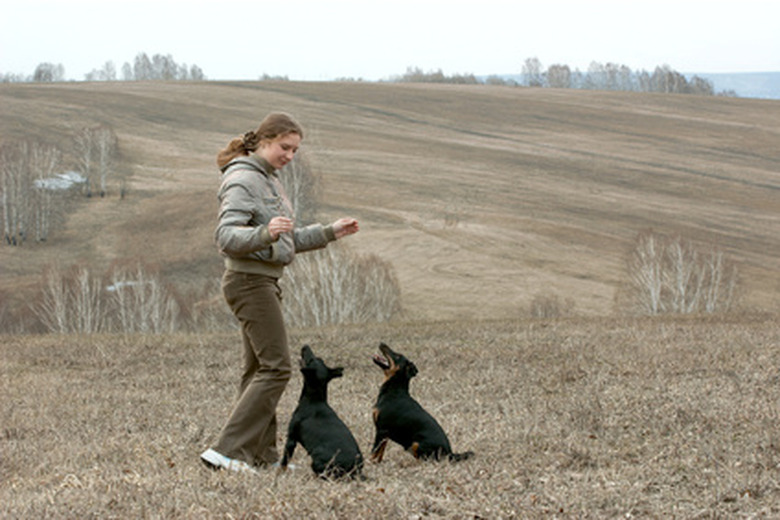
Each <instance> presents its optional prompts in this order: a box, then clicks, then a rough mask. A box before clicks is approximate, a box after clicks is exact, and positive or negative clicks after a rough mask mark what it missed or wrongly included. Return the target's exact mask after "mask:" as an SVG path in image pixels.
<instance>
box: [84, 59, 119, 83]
mask: <svg viewBox="0 0 780 520" xmlns="http://www.w3.org/2000/svg"><path fill="white" fill-rule="evenodd" d="M84 80H85V81H116V66H115V65H114V62H113V61H107V62H105V63H104V64H103V67H102V68H100V69H94V70H92V71H91V72H88V73H87V74H85V75H84Z"/></svg>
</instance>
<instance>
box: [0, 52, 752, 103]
mask: <svg viewBox="0 0 780 520" xmlns="http://www.w3.org/2000/svg"><path fill="white" fill-rule="evenodd" d="M259 79H260V80H262V81H266V80H275V81H287V80H288V78H287V77H285V76H270V75H268V74H263V75H261V76H260V77H259ZM205 80H206V75H205V74H204V73H203V70H201V68H200V67H198V66H197V65H191V66H188V65H186V64H179V63H176V61H175V60H174V59H173V57H172V56H171V55H170V54H168V55H162V54H155V55H153V56H152V57H151V58H150V57H149V56H148V55H147V54H146V53H140V54H138V55H137V56H136V57H135V59H134V60H133V63H132V64H130V63H129V62H126V63H125V64H124V65H122V67H121V74H120V72H119V71H117V68H116V66H115V65H114V62H112V61H107V62H106V63H104V64H103V66H102V67H100V68H97V69H93V70H92V71H91V72H89V73H87V74H85V76H84V81H205ZM60 81H66V80H65V67H63V66H62V65H61V64H53V63H41V64H39V65H38V66H37V67H36V69H35V71H34V72H33V74H32V75H31V76H21V75H16V74H10V73H2V72H0V82H4V83H9V82H36V83H37V82H60ZM339 81H362V80H360V79H357V80H355V79H352V78H340V79H339ZM384 81H389V82H397V83H452V84H474V85H477V84H485V85H505V86H506V85H509V86H524V87H536V88H562V89H587V90H618V91H627V92H658V93H671V94H696V95H702V96H713V95H719V96H733V97H736V96H737V94H736V92H735V91H733V90H725V91H720V92H716V91H715V88H714V86H713V83H712V81H710V80H708V79H705V78H702V77H700V76H695V75H694V76H692V77H691V78H686V77H685V75H683V74H682V73H680V72H677V71H676V70H674V69H672V68H671V67H670V66H669V65H660V66H657V67H656V68H655V70H653V72H648V71H646V70H640V71H634V70H632V69H631V68H629V67H628V66H626V65H619V64H616V63H598V62H595V61H594V62H592V63H591V64H590V66H589V67H588V70H587V71H585V72H582V71H580V70H579V69H572V68H571V67H569V66H568V65H563V64H554V65H550V66H548V67H546V68H545V67H544V66H543V65H542V63H541V62H540V61H539V59H538V58H528V59H526V60H525V62H524V63H523V67H522V72H521V73H519V74H512V75H503V76H499V75H491V76H487V77H483V78H480V77H477V76H475V75H474V74H470V73H467V74H453V75H450V76H448V75H445V74H444V73H443V72H442V71H441V69H439V70H435V71H429V72H425V71H423V70H422V69H420V68H418V67H409V68H407V70H406V72H405V73H404V74H402V75H400V76H394V77H391V78H390V79H388V80H384Z"/></svg>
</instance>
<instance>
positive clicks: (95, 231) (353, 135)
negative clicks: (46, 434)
mask: <svg viewBox="0 0 780 520" xmlns="http://www.w3.org/2000/svg"><path fill="white" fill-rule="evenodd" d="M279 109H281V110H285V111H288V112H291V113H293V114H294V115H295V116H296V117H297V118H298V119H299V120H300V121H301V122H302V124H303V125H304V127H305V128H306V131H307V135H306V139H305V147H306V152H307V153H308V155H309V158H310V160H311V162H312V163H313V165H314V166H315V168H317V169H318V170H320V171H321V172H322V173H323V176H324V195H323V201H324V203H325V207H324V210H325V213H326V214H325V215H324V216H323V219H333V218H336V217H338V216H341V215H345V214H349V215H351V216H354V217H356V218H358V219H359V220H360V221H361V227H362V231H361V233H359V234H358V235H356V236H354V237H350V238H349V239H348V243H349V245H350V246H351V247H352V248H353V249H354V250H356V251H358V252H360V253H373V254H376V255H379V256H380V257H382V258H383V259H385V260H387V261H390V262H392V264H393V266H394V267H395V270H396V272H397V275H398V277H399V280H400V282H401V286H402V291H403V304H404V308H405V310H406V311H407V314H408V317H410V318H413V319H420V320H423V319H425V320H432V319H461V318H465V317H475V318H488V317H502V318H503V317H512V316H517V315H521V314H525V313H527V312H528V305H529V302H530V300H531V299H532V298H533V297H534V296H536V295H539V294H554V295H557V296H558V297H560V298H571V300H572V301H573V302H574V312H576V313H578V314H585V315H602V314H609V313H612V312H614V298H615V294H616V291H617V290H618V289H619V287H620V285H621V284H622V283H623V282H624V279H625V272H624V261H625V257H626V254H627V252H628V251H629V249H630V247H631V243H632V240H633V238H634V237H635V236H636V234H637V233H638V232H639V231H641V230H644V229H647V228H654V229H655V230H657V231H660V232H664V233H681V234H683V235H684V236H686V237H689V238H692V239H695V240H698V241H702V242H706V243H715V244H717V245H718V246H719V247H721V248H723V249H724V250H725V251H726V252H727V253H728V254H729V256H730V257H731V258H733V259H734V260H736V261H737V262H738V263H739V265H740V269H741V273H742V279H743V287H744V289H745V291H744V295H745V297H744V303H745V304H746V305H747V306H749V307H752V308H763V309H768V308H775V309H776V308H777V304H778V294H780V277H778V276H777V273H778V272H780V234H779V233H778V232H779V231H780V203H778V194H780V191H779V189H780V173H779V172H780V147H778V142H780V102H778V101H771V100H755V99H729V98H720V97H693V96H672V95H651V94H636V93H616V92H593V91H571V90H565V91H564V90H553V89H524V88H512V87H487V86H455V85H424V84H378V83H335V82H334V83H296V82H280V83H275V82H241V83H239V82H237V83H227V82H206V83H184V82H182V83H95V84H87V83H64V84H48V85H47V84H4V85H0V139H2V140H6V139H13V138H19V137H35V138H38V139H40V140H43V141H46V142H52V143H56V144H60V145H61V146H62V147H63V148H64V147H66V146H67V145H68V140H69V139H70V136H71V135H72V134H73V129H74V128H79V127H80V126H85V125H93V124H96V123H105V124H109V125H111V126H112V127H113V128H114V129H115V131H116V133H117V134H118V137H119V142H120V146H121V150H122V156H123V164H122V168H123V169H125V171H127V172H128V173H129V174H130V186H129V188H130V189H129V193H128V196H127V197H126V198H125V199H123V200H120V199H119V198H118V197H117V196H116V194H109V196H108V197H107V198H105V199H92V200H90V201H88V202H86V203H84V204H81V205H80V206H78V209H77V211H75V212H73V213H72V214H70V215H69V217H68V221H67V223H66V227H65V229H64V230H63V231H60V232H59V233H58V234H57V235H56V236H53V237H52V239H51V240H49V241H48V242H47V243H45V244H30V243H28V244H25V245H24V246H23V247H16V248H14V247H8V246H3V247H0V294H5V297H7V298H12V299H14V300H16V302H17V303H18V304H19V305H21V304H22V303H23V302H24V301H25V300H27V299H29V297H30V295H31V294H32V293H33V292H34V291H35V288H36V286H37V284H38V283H39V282H40V279H41V273H42V272H43V270H44V268H45V267H46V266H47V265H49V264H50V263H51V262H52V261H54V259H57V260H58V261H59V262H60V263H62V264H64V265H70V264H74V263H77V262H79V263H86V264H87V265H90V266H95V267H96V268H104V267H106V266H107V265H108V264H110V263H111V262H113V261H116V260H123V259H128V258H129V259H133V258H143V259H145V260H146V261H148V262H151V263H156V264H159V265H160V266H161V267H162V268H163V270H164V274H165V276H166V277H169V278H170V279H171V280H173V281H175V282H176V283H177V284H178V285H179V286H181V287H184V288H187V289H197V288H200V287H202V286H203V285H204V284H205V283H206V282H207V281H209V280H213V279H215V278H216V277H218V276H219V275H220V273H221V263H220V260H219V258H218V256H217V254H216V251H215V248H214V245H213V241H212V230H213V227H214V218H215V212H216V199H215V191H216V188H217V184H218V176H217V172H216V167H215V165H214V156H215V154H216V152H217V151H218V150H219V149H220V148H221V147H222V146H224V144H226V143H227V141H228V140H229V139H230V138H232V137H233V136H235V135H238V134H240V133H243V132H245V131H247V130H250V129H253V128H255V127H256V125H257V123H258V122H259V120H260V118H261V117H262V116H263V115H264V114H265V113H267V112H268V111H271V110H279Z"/></svg>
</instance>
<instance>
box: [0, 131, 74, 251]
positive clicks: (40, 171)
mask: <svg viewBox="0 0 780 520" xmlns="http://www.w3.org/2000/svg"><path fill="white" fill-rule="evenodd" d="M61 163H62V152H61V151H60V150H59V149H58V148H57V147H55V146H51V145H46V144H43V143H38V142H32V141H18V142H10V143H5V144H4V145H3V146H2V147H0V197H1V199H0V203H1V204H2V215H0V218H2V222H3V237H4V239H5V241H6V243H7V244H10V245H20V244H21V243H22V242H24V241H25V240H26V239H27V238H28V237H30V236H32V238H33V239H34V240H38V241H41V240H46V239H47V238H48V236H49V232H50V230H51V226H52V222H53V221H54V220H55V219H56V215H57V209H58V205H57V198H56V195H57V194H56V193H55V192H54V191H52V190H51V189H50V188H49V186H48V185H47V183H46V181H47V179H50V178H51V177H52V176H53V175H54V174H56V173H58V170H59V168H60V165H61Z"/></svg>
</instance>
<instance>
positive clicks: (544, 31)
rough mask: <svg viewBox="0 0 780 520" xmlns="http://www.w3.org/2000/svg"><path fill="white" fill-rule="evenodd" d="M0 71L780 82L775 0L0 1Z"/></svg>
mask: <svg viewBox="0 0 780 520" xmlns="http://www.w3.org/2000/svg"><path fill="white" fill-rule="evenodd" d="M1 5H2V8H0V73H13V74H20V75H24V76H28V75H32V73H33V72H34V70H35V67H36V66H37V65H38V64H39V63H44V62H48V63H54V64H62V65H63V66H64V67H65V75H66V77H67V78H68V79H75V80H82V79H84V75H85V74H86V73H88V72H90V71H92V70H94V69H99V68H102V66H103V64H105V63H106V62H107V61H113V62H114V64H115V66H116V69H117V73H118V74H119V75H120V77H121V68H122V65H123V64H124V63H125V62H128V63H130V64H132V63H133V60H134V59H135V57H136V55H138V54H139V53H141V52H145V53H146V54H147V55H148V56H149V57H150V58H151V57H152V56H153V55H154V54H163V55H171V56H172V57H173V59H174V61H176V63H178V64H187V65H197V66H199V67H200V68H201V69H202V70H203V72H204V73H205V75H206V77H207V78H208V79H212V80H217V79H248V80H254V79H258V78H259V77H260V76H262V75H263V74H269V75H271V76H287V77H288V78H289V79H291V80H312V81H318V80H331V79H337V78H354V79H365V80H379V79H389V78H391V77H393V76H399V75H402V74H403V73H404V72H405V71H406V69H407V68H408V67H417V68H420V69H422V70H423V71H425V72H430V71H435V70H442V71H443V72H444V73H445V74H447V75H451V74H462V73H463V74H465V73H472V74H475V75H487V74H517V73H520V72H521V71H522V66H523V62H524V61H525V60H526V58H531V57H536V58H538V59H539V60H540V61H541V63H542V67H543V68H545V69H546V68H547V67H548V66H549V65H552V64H565V65H569V66H570V67H571V68H572V69H580V70H581V71H583V72H584V71H586V70H587V69H588V66H589V64H590V63H591V62H592V61H597V62H599V63H608V62H612V63H617V64H620V65H626V66H628V67H629V68H631V69H632V70H643V69H644V70H648V71H649V72H652V70H653V69H654V68H655V67H656V66H658V65H669V66H670V67H672V68H673V69H675V70H677V71H678V72H684V73H708V72H766V71H780V2H778V1H777V0H764V1H759V0H734V1H731V0H730V1H719V0H698V1H694V0H611V1H609V0H577V1H567V0H529V1H524V0H272V1H268V0H251V1H248V0H216V1H214V0H211V1H207V0H190V1H186V0H2V4H1Z"/></svg>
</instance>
